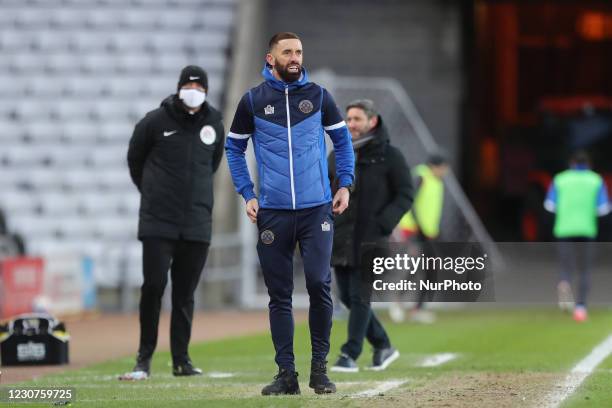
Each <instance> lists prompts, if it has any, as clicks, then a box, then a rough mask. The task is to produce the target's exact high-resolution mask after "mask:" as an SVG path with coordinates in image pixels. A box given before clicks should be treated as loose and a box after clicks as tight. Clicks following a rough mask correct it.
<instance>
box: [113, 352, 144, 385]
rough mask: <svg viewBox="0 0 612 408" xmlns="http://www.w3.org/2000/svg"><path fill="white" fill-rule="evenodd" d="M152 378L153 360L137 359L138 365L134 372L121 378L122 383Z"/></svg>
mask: <svg viewBox="0 0 612 408" xmlns="http://www.w3.org/2000/svg"><path fill="white" fill-rule="evenodd" d="M150 376H151V359H150V358H140V357H137V358H136V365H135V366H134V368H133V369H132V371H130V372H128V373H125V374H123V375H120V376H119V380H121V381H140V380H147V379H148V378H149V377H150Z"/></svg>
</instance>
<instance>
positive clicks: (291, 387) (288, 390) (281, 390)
mask: <svg viewBox="0 0 612 408" xmlns="http://www.w3.org/2000/svg"><path fill="white" fill-rule="evenodd" d="M297 378H298V373H297V372H295V371H289V370H287V369H285V368H281V369H279V370H278V374H276V375H275V376H274V381H272V382H271V383H270V384H268V385H266V386H265V387H263V389H262V390H261V395H298V394H299V393H300V383H298V380H297Z"/></svg>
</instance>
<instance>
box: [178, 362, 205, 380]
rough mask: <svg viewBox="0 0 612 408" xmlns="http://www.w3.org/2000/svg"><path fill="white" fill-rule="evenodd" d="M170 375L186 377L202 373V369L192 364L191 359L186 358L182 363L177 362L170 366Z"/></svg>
mask: <svg viewBox="0 0 612 408" xmlns="http://www.w3.org/2000/svg"><path fill="white" fill-rule="evenodd" d="M172 375H174V376H175V377H187V376H191V375H202V370H201V369H199V368H196V367H194V366H193V364H192V363H191V361H189V360H187V361H186V362H184V363H183V364H177V365H175V366H174V367H173V368H172Z"/></svg>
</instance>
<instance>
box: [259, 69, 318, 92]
mask: <svg viewBox="0 0 612 408" xmlns="http://www.w3.org/2000/svg"><path fill="white" fill-rule="evenodd" d="M261 75H263V77H264V79H265V80H266V82H267V83H268V84H270V86H271V87H273V88H275V89H278V90H280V91H284V90H285V87H286V86H288V87H289V90H290V91H291V90H294V89H297V88H301V87H303V86H304V85H306V84H308V82H309V80H308V73H307V72H306V68H304V67H302V75H300V79H298V80H297V81H293V82H289V83H287V82H284V81H281V80H280V79H276V77H274V74H272V68H270V66H268V65H267V64H264V68H263V70H262V71H261Z"/></svg>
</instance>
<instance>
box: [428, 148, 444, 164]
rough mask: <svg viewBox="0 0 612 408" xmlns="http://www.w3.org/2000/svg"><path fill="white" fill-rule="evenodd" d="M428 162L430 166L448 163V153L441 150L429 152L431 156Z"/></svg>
mask: <svg viewBox="0 0 612 408" xmlns="http://www.w3.org/2000/svg"><path fill="white" fill-rule="evenodd" d="M427 164H429V165H430V166H443V165H445V164H448V160H447V159H446V153H445V152H443V151H441V150H438V151H435V152H431V153H429V156H428V157H427Z"/></svg>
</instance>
